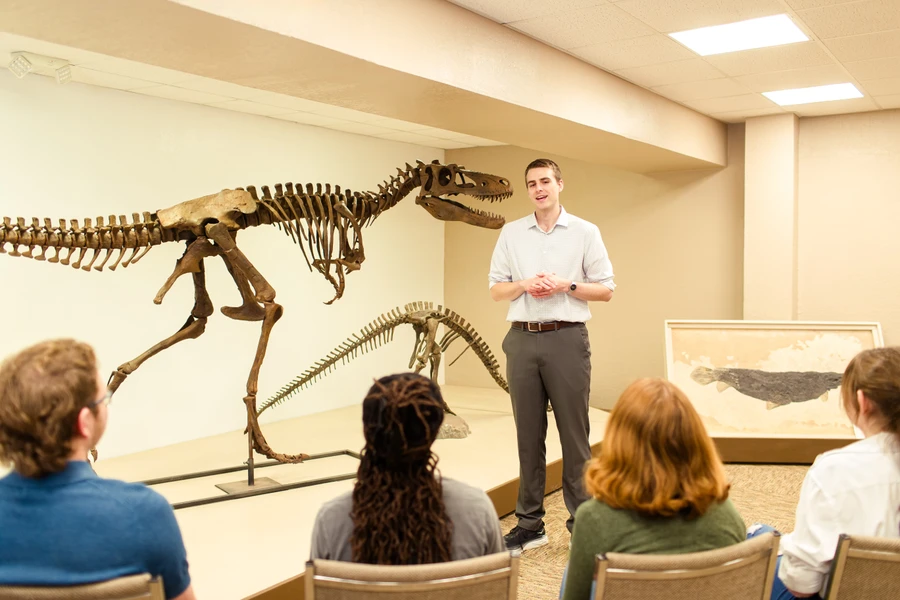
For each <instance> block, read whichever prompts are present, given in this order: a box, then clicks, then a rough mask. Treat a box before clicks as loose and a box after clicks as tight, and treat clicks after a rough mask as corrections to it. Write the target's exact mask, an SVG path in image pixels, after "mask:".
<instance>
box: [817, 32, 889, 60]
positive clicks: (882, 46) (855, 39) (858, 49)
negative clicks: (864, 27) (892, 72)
mask: <svg viewBox="0 0 900 600" xmlns="http://www.w3.org/2000/svg"><path fill="white" fill-rule="evenodd" d="M822 43H824V44H825V45H826V46H828V49H829V50H831V52H832V53H833V54H834V57H835V58H837V59H838V60H839V61H841V62H852V61H857V60H867V59H870V58H885V57H888V56H900V29H895V30H894V31H880V32H878V33H867V34H863V35H853V36H849V37H842V38H834V39H830V40H824V41H823V42H822Z"/></svg>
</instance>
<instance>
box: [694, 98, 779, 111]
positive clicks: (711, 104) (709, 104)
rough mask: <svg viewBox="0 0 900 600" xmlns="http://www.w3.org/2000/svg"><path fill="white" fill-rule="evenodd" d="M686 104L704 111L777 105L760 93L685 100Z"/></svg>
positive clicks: (749, 108)
mask: <svg viewBox="0 0 900 600" xmlns="http://www.w3.org/2000/svg"><path fill="white" fill-rule="evenodd" d="M685 104H686V105H688V106H690V107H691V108H693V109H694V110H698V111H700V112H702V113H720V112H732V111H736V110H753V109H757V108H771V107H773V106H776V105H775V104H774V103H773V102H772V101H771V100H769V99H768V98H766V97H765V96H762V95H760V94H742V95H740V96H728V97H725V98H708V99H706V100H692V101H690V102H685Z"/></svg>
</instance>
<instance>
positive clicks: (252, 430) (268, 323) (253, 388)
mask: <svg viewBox="0 0 900 600" xmlns="http://www.w3.org/2000/svg"><path fill="white" fill-rule="evenodd" d="M206 232H207V235H209V237H210V238H211V239H212V240H213V241H215V242H216V244H218V245H219V246H220V247H221V248H222V250H223V251H224V254H223V256H224V257H225V259H226V261H227V262H229V263H230V264H231V266H232V268H233V269H234V272H235V273H238V272H239V273H241V274H243V276H244V277H246V279H247V280H248V281H249V283H250V285H252V286H253V289H254V290H255V291H256V294H255V296H254V299H255V300H256V302H260V303H262V305H263V309H264V311H265V313H264V317H263V323H262V331H261V332H260V335H259V343H258V344H257V346H256V356H255V357H254V359H253V367H252V368H251V369H250V376H249V377H248V378H247V395H246V396H244V404H245V405H246V407H247V435H248V436H249V439H248V445H249V448H250V456H248V460H247V463H248V466H249V471H248V483H249V484H250V485H253V451H254V450H256V451H257V452H259V453H260V454H262V455H263V456H266V457H268V458H273V459H275V460H277V461H278V462H283V463H298V462H303V461H304V460H307V459H308V458H309V455H308V454H281V453H278V452H275V451H274V450H272V448H271V447H269V444H268V442H266V437H265V436H264V435H263V433H262V430H261V429H260V427H259V421H258V420H257V418H256V393H257V391H258V390H259V370H260V368H261V367H262V363H263V360H264V359H265V357H266V348H267V347H268V345H269V336H270V334H271V333H272V328H273V327H274V326H275V323H276V321H278V319H280V318H281V315H282V314H283V313H284V309H283V308H282V306H281V305H280V304H276V303H275V302H274V300H275V289H274V288H273V287H272V286H271V285H269V282H267V281H266V280H265V278H264V277H263V276H262V274H261V273H260V272H259V271H257V270H256V267H254V266H253V264H252V263H251V262H250V260H249V259H248V258H247V257H246V256H244V253H243V252H241V250H240V249H239V248H238V247H237V245H236V244H235V243H234V238H233V237H232V236H231V233H230V232H229V231H228V230H227V229H226V228H225V226H223V225H221V224H220V223H216V224H213V225H209V226H207V228H206ZM235 281H237V279H235Z"/></svg>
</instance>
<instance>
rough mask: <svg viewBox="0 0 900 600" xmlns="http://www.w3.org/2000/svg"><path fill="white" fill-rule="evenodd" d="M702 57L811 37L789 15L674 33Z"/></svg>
mask: <svg viewBox="0 0 900 600" xmlns="http://www.w3.org/2000/svg"><path fill="white" fill-rule="evenodd" d="M669 36H670V37H672V38H673V39H675V40H677V41H678V42H681V43H682V44H683V45H685V46H687V47H688V48H690V49H691V50H693V51H694V52H696V53H697V54H699V55H700V56H710V55H712V54H724V53H726V52H738V51H740V50H752V49H753V48H767V47H769V46H781V45H784V44H793V43H796V42H806V41H808V40H809V38H808V37H806V34H805V33H803V32H802V31H800V28H799V27H797V25H796V24H795V23H794V22H793V21H792V20H791V18H790V17H788V16H787V15H773V16H771V17H761V18H759V19H750V20H748V21H738V22H737V23H728V24H727V25H713V26H711V27H701V28H700V29H691V30H689V31H679V32H678V33H670V34H669Z"/></svg>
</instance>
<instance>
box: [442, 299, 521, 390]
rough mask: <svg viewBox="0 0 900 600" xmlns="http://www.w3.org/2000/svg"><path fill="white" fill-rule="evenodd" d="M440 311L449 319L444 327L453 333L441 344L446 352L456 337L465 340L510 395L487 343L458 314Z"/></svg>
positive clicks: (445, 309)
mask: <svg viewBox="0 0 900 600" xmlns="http://www.w3.org/2000/svg"><path fill="white" fill-rule="evenodd" d="M438 310H440V311H441V312H442V313H443V314H444V315H445V316H446V317H447V318H446V319H445V320H444V321H443V323H444V326H445V327H446V328H447V329H449V330H450V332H452V333H449V334H448V335H447V336H445V337H444V340H442V342H441V347H442V348H443V349H444V350H446V349H447V346H449V345H450V342H452V341H453V338H454V337H457V336H458V337H461V338H462V339H464V340H465V341H466V343H467V344H468V345H469V346H470V347H471V348H472V350H474V351H475V355H476V356H477V357H478V358H479V360H481V363H482V364H483V365H484V367H485V368H486V369H487V370H488V373H490V374H491V377H492V378H493V379H494V381H495V382H497V385H499V386H500V388H501V389H503V391H505V392H507V393H508V392H509V385H508V384H507V383H506V379H504V378H503V375H501V374H500V364H499V363H498V362H497V359H496V358H495V357H494V353H493V352H491V349H490V347H489V346H488V345H487V342H485V341H484V340H483V339H482V338H481V336H480V335H479V334H478V332H477V331H475V328H474V327H472V325H470V324H469V323H468V322H467V321H466V320H465V319H463V318H462V316H460V315H459V314H457V313H456V312H454V311H452V310H450V309H449V308H445V307H443V306H439V307H438Z"/></svg>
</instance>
